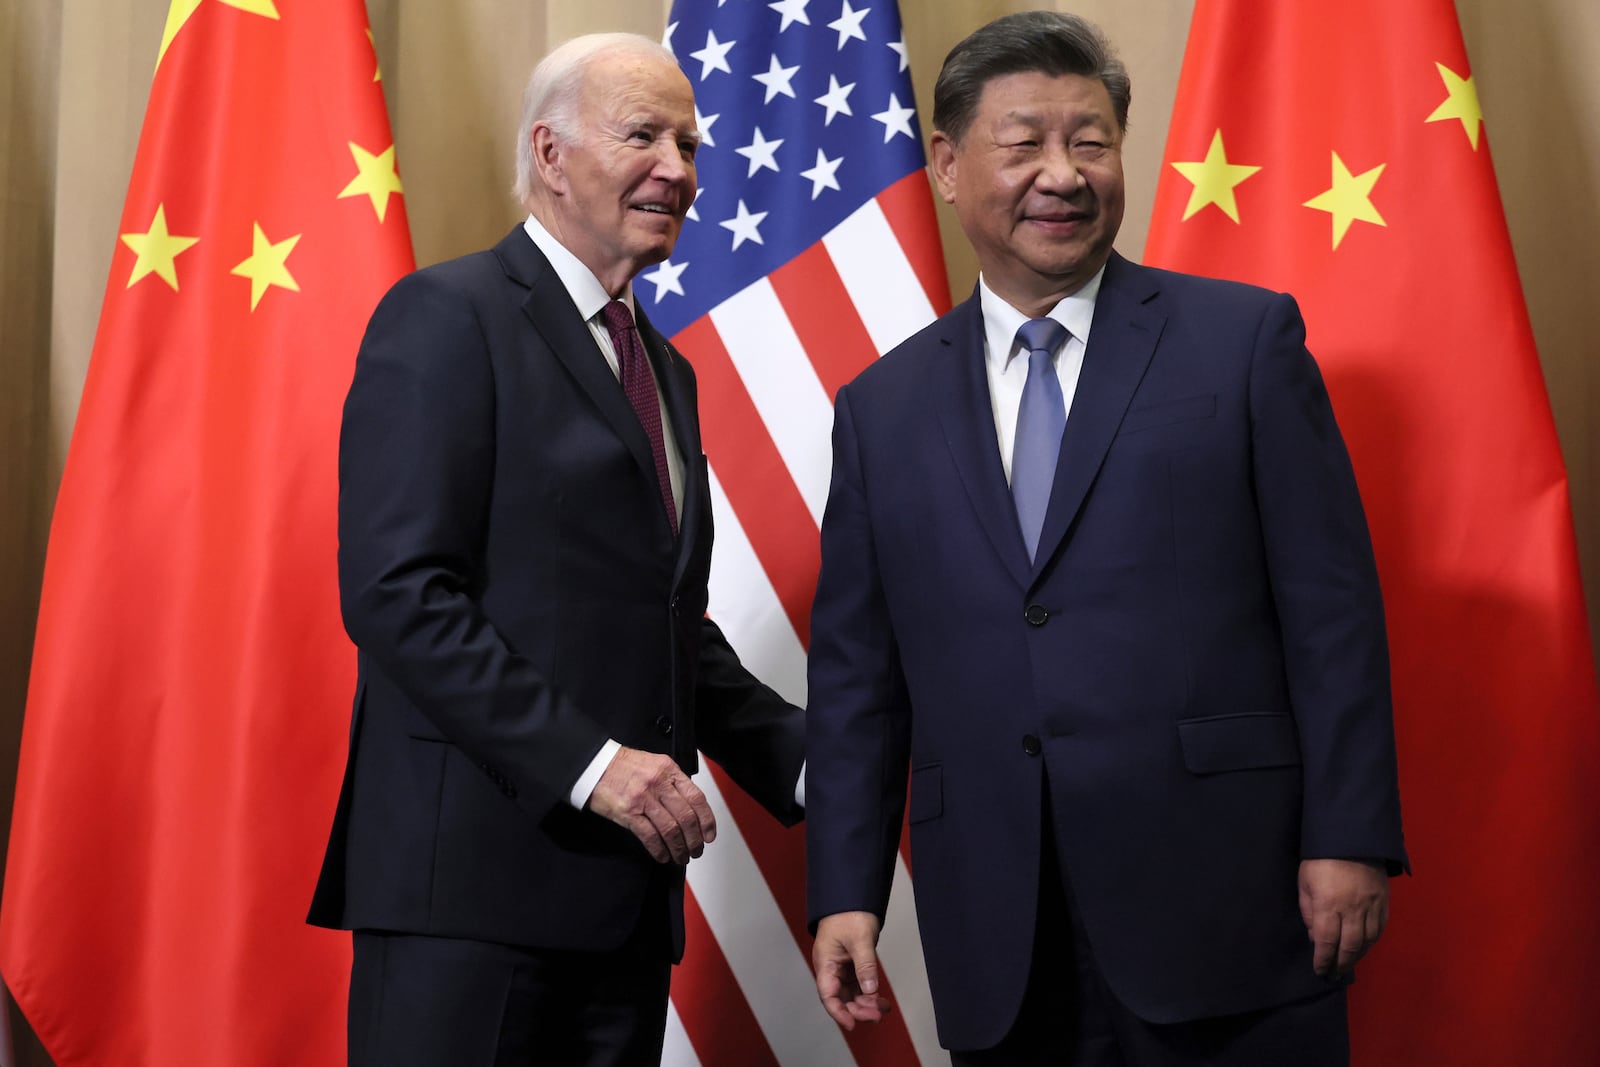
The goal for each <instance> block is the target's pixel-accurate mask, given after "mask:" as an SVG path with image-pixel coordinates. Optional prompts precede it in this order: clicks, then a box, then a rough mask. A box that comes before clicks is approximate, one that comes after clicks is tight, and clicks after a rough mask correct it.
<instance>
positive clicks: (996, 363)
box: [978, 267, 1105, 485]
mask: <svg viewBox="0 0 1600 1067" xmlns="http://www.w3.org/2000/svg"><path fill="white" fill-rule="evenodd" d="M1103 277H1105V268H1104V267H1101V268H1100V270H1099V271H1098V272H1097V273H1096V274H1095V276H1094V277H1093V278H1090V279H1089V282H1088V284H1087V285H1085V286H1084V287H1083V288H1082V289H1079V290H1078V291H1077V292H1076V293H1073V294H1072V295H1071V296H1068V297H1063V298H1062V299H1061V302H1060V303H1059V304H1057V305H1056V306H1055V307H1053V308H1051V309H1050V314H1049V317H1050V318H1052V319H1055V320H1056V321H1057V322H1059V323H1060V324H1061V325H1063V326H1065V327H1066V328H1067V332H1068V334H1070V336H1069V337H1068V338H1067V343H1066V344H1065V345H1063V346H1062V348H1061V351H1060V352H1057V353H1056V360H1055V367H1056V377H1058V378H1059V379H1060V380H1061V398H1062V400H1064V401H1065V402H1066V407H1067V417H1068V418H1071V417H1072V398H1073V396H1074V395H1075V394H1076V393H1077V391H1078V375H1079V374H1080V373H1082V371H1083V352H1084V349H1085V348H1087V347H1088V344H1089V326H1090V324H1091V323H1092V322H1093V320H1094V302H1095V298H1096V297H1098V296H1099V295H1100V279H1101V278H1103ZM978 307H979V310H980V311H981V312H982V313H983V366H984V372H985V373H986V374H987V376H988V379H989V407H990V410H991V411H992V412H993V414H994V432H995V437H996V439H997V440H998V442H999V445H1000V465H1001V467H1002V468H1004V470H1005V472H1006V484H1008V485H1009V484H1010V483H1011V453H1012V451H1013V449H1014V448H1015V446H1016V441H1017V410H1018V409H1019V408H1020V407H1021V406H1022V387H1023V385H1024V383H1026V382H1027V380H1028V360H1027V354H1028V353H1027V349H1025V348H1023V347H1022V345H1021V344H1020V343H1019V342H1018V341H1017V331H1018V330H1019V329H1021V328H1022V324H1023V323H1025V322H1027V321H1028V316H1026V315H1024V314H1023V313H1022V312H1020V311H1018V310H1017V309H1016V308H1014V307H1012V306H1011V305H1010V304H1008V303H1006V302H1005V301H1004V300H1002V299H1000V297H998V296H996V295H995V294H994V290H992V289H990V288H989V283H988V282H986V281H985V280H984V279H983V276H982V275H981V274H980V275H979V276H978ZM1019 354H1020V355H1022V356H1023V358H1022V359H1017V358H1016V357H1017V356H1018V355H1019Z"/></svg>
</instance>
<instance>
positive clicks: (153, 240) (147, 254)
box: [122, 204, 200, 292]
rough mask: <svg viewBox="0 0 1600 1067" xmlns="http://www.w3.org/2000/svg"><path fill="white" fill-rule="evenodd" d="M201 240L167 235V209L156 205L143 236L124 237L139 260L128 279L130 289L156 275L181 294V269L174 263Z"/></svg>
mask: <svg viewBox="0 0 1600 1067" xmlns="http://www.w3.org/2000/svg"><path fill="white" fill-rule="evenodd" d="M199 240H200V238H198V237H176V236H174V235H172V234H170V233H168V232H167V205H165V204H157V205H156V217H155V218H154V219H151V220H150V229H148V230H146V231H145V232H144V233H125V234H123V235H122V243H123V244H125V245H127V246H128V247H129V248H131V249H133V251H134V254H135V255H137V256H138V257H139V258H138V259H136V260H134V263H133V273H132V274H130V275H129V276H128V288H129V289H132V288H133V284H134V283H135V282H137V281H138V280H139V279H140V278H143V277H144V276H145V275H146V274H154V275H156V276H157V277H159V278H160V279H161V280H162V281H164V282H166V283H167V284H168V285H170V286H172V291H173V292H177V291H178V267H177V264H176V262H175V260H176V259H177V258H178V256H179V255H181V254H182V253H184V252H187V251H188V250H189V249H190V248H192V247H194V245H195V244H196V243H197V242H198V241H199Z"/></svg>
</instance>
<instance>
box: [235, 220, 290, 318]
mask: <svg viewBox="0 0 1600 1067" xmlns="http://www.w3.org/2000/svg"><path fill="white" fill-rule="evenodd" d="M301 236H302V235H301V234H298V233H297V234H295V235H294V236H293V237H287V238H285V239H283V240H282V241H278V242H276V243H273V242H272V241H269V240H267V235H266V233H264V232H263V231H262V229H261V223H259V222H258V223H256V229H255V239H254V243H253V245H252V247H251V251H250V258H248V259H246V260H245V261H244V262H243V263H240V264H239V265H238V266H237V267H234V268H233V270H232V271H230V272H229V273H231V274H237V275H239V276H240V277H241V278H249V279H250V310H251V311H254V310H255V309H256V305H257V304H259V303H261V297H262V295H263V294H264V293H266V291H267V288H268V286H273V285H276V286H278V287H279V288H282V289H290V290H292V291H294V292H296V293H298V292H299V291H300V283H299V282H297V281H295V280H294V275H292V274H290V273H289V264H288V260H289V253H290V252H293V251H294V246H295V245H296V244H298V243H299V242H300V238H301Z"/></svg>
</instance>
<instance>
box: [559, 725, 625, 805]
mask: <svg viewBox="0 0 1600 1067" xmlns="http://www.w3.org/2000/svg"><path fill="white" fill-rule="evenodd" d="M621 751H622V745H620V744H619V743H617V742H616V741H612V740H609V739H608V740H607V741H606V743H605V744H603V745H601V746H600V751H599V752H596V753H595V756H594V759H592V760H590V761H589V766H588V768H587V769H586V770H585V771H584V772H583V773H582V774H580V775H579V776H578V781H577V784H575V785H574V786H573V787H572V793H571V794H570V795H569V796H568V797H567V800H568V801H569V802H570V803H571V804H572V806H573V807H575V808H578V809H580V810H581V809H582V808H583V806H584V805H585V804H587V803H589V796H590V794H592V793H593V792H594V787H595V786H597V785H599V784H600V776H601V775H602V774H604V773H606V768H607V767H609V766H611V761H612V759H613V758H615V756H616V754H617V753H618V752H621Z"/></svg>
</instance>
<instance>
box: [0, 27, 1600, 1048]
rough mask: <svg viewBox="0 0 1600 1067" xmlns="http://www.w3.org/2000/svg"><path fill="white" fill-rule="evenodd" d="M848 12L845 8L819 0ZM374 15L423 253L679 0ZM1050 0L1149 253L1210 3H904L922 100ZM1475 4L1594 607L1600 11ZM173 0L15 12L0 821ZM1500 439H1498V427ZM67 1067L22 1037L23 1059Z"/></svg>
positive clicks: (6, 31)
mask: <svg viewBox="0 0 1600 1067" xmlns="http://www.w3.org/2000/svg"><path fill="white" fill-rule="evenodd" d="M205 2H216V0H205ZM283 2H284V3H285V4H289V3H295V2H303V3H309V2H315V0H283ZM743 2H764V0H743ZM1264 2H1271V0H1264ZM1278 2H1289V0H1278ZM1397 2H1402V3H1404V2H1413V0H1397ZM830 5H834V6H836V4H835V3H834V0H817V2H816V3H815V4H813V7H814V8H818V9H823V10H824V11H825V10H826V9H828V8H829V6H830ZM367 6H368V9H369V14H370V17H371V25H372V30H373V33H374V34H375V36H376V40H377V47H378V53H379V56H380V58H381V62H382V69H383V84H384V88H385V90H386V92H387V95H388V103H389V113H390V116H391V118H392V120H393V123H394V129H395V138H396V142H397V144H398V146H399V159H400V168H401V174H402V175H403V178H404V181H405V195H406V206H407V210H408V212H409V214H410V219H411V231H412V236H413V239H414V242H415V245H416V251H417V260H418V262H419V263H423V264H426V263H432V262H435V261H437V260H440V259H444V258H446V257H448V256H453V255H456V254H458V253H461V252H465V251H468V250H471V249H475V248H481V247H484V246H486V245H488V244H490V243H492V242H493V241H494V240H496V239H497V238H499V237H500V236H501V235H502V234H503V233H504V231H505V230H506V229H507V228H508V226H509V225H510V224H511V222H512V221H513V220H514V219H516V218H517V217H518V216H519V214H520V212H519V211H518V209H517V208H516V206H515V205H514V204H513V203H512V202H511V200H510V198H509V196H508V195H507V193H506V188H507V186H508V185H509V182H510V160H511V158H512V151H513V145H512V142H513V131H514V126H515V124H516V113H517V106H518V97H519V94H520V88H521V84H522V81H523V79H524V78H525V77H526V75H527V72H528V69H529V67H530V66H531V64H532V63H533V62H534V61H535V60H536V59H537V57H538V56H539V55H541V54H542V53H543V52H544V51H545V50H546V48H547V47H548V46H550V45H552V44H555V43H558V42H559V41H562V40H564V39H566V38H568V37H570V36H573V35H575V34H579V33H585V32H589V31H594V30H618V29H626V30H634V31H638V32H640V33H645V34H649V35H652V36H659V34H660V33H661V31H662V29H663V26H664V24H665V14H666V10H667V7H668V5H667V3H666V2H665V0H582V2H578V0H521V2H518V3H506V2H495V0H455V2H452V3H438V2H437V0H368V4H367ZM1035 6H1057V7H1063V8H1064V9H1070V10H1074V11H1077V12H1078V13H1080V14H1083V15H1087V16H1088V17H1090V18H1092V19H1094V20H1096V21H1098V22H1099V23H1100V24H1101V26H1103V27H1104V28H1105V29H1106V30H1107V32H1108V33H1110V35H1111V36H1112V38H1113V39H1114V40H1115V41H1116V42H1117V43H1118V44H1119V46H1120V47H1121V50H1122V53H1123V57H1124V59H1125V60H1126V61H1127V64H1128V66H1129V68H1130V70H1131V72H1132V75H1133V84H1134V103H1133V117H1132V132H1131V136H1130V139H1129V141H1128V147H1127V152H1126V170H1127V175H1128V212H1127V222H1126V223H1125V225H1124V227H1123V230H1122V237H1121V240H1120V241H1119V242H1118V244H1119V247H1120V248H1121V250H1122V251H1123V252H1124V253H1125V254H1127V255H1129V256H1131V257H1133V258H1135V259H1137V258H1139V256H1140V254H1141V252H1142V250H1143V247H1144V240H1145V232H1146V229H1147V227H1148V224H1149V214H1150V204H1151V201H1152V198H1153V195H1154V190H1155V183H1156V177H1157V170H1158V167H1159V164H1160V157H1161V152H1162V148H1163V146H1164V142H1165V139H1166V130H1167V123H1168V119H1169V116H1170V114H1171V109H1172V100H1173V94H1174V92H1175V91H1176V87H1177V76H1178V67H1179V64H1180V61H1181V59H1182V55H1183V46H1184V40H1185V36H1186V34H1187V31H1188V23H1189V14H1190V11H1191V10H1192V7H1193V2H1192V0H1077V2H1074V3H1070V4H1066V5H1062V4H1056V5H1048V4H1043V5H1041V4H1028V3H1018V2H1008V0H900V7H901V12H902V17H903V19H904V21H905V28H906V41H907V44H908V45H909V47H910V53H911V60H912V68H911V69H912V73H913V75H914V76H915V80H916V89H917V104H918V111H919V114H920V115H922V116H924V117H925V116H927V114H928V113H929V110H930V107H931V100H930V94H931V88H932V85H933V78H934V75H935V73H937V71H938V67H939V61H940V59H941V58H942V57H943V55H944V53H945V51H946V50H947V49H948V48H949V47H950V46H951V45H952V44H953V43H955V41H956V40H958V39H959V38H960V37H962V36H964V35H965V34H967V33H968V32H970V31H971V30H972V29H974V28H975V27H977V26H978V25H980V24H982V23H983V22H985V21H987V20H988V19H990V18H993V17H995V16H997V15H1001V14H1005V13H1007V12H1010V11H1016V10H1022V9H1025V8H1028V7H1035ZM1458 8H1459V10H1460V15H1461V20H1462V24H1463V28H1464V30H1465V32H1466V37H1467V47H1468V51H1469V54H1470V55H1471V57H1472V65H1473V70H1474V72H1475V73H1476V75H1477V81H1478V89H1479V93H1480V96H1481V99H1482V102H1483V108H1484V114H1485V117H1486V121H1487V128H1488V136H1489V140H1490V143H1491V145H1492V147H1493V150H1494V156H1495V165H1496V169H1497V171H1498V172H1499V177H1500V187H1501V192H1502V195H1503V197H1504V200H1505V208H1506V215H1507V219H1508V221H1509V223H1510V227H1511V237H1512V241H1513V243H1514V245H1515V247H1516V253H1517V262H1518V266H1519V267H1520V269H1521V274H1522V284H1523V289H1524V292H1525V293H1526V296H1527V301H1528V308H1529V311H1530V312H1531V313H1532V316H1533V325H1534V332H1535V334H1536V336H1537V339H1538V343H1539V350H1540V354H1541V356H1542V358H1543V361H1544V372H1545V380H1546V381H1547V383H1548V384H1549V389H1550V397H1551V401H1552V403H1553V405H1554V408H1555V415H1556V422H1557V425H1558V427H1559V430H1560V434H1561V441H1562V445H1563V447H1564V450H1565V453H1566V459H1567V467H1568V471H1569V474H1570V476H1571V481H1572V489H1573V502H1574V508H1575V512H1576V521H1577V528H1578V534H1579V543H1580V549H1581V552H1582V555H1583V561H1584V565H1585V572H1586V575H1587V588H1588V599H1589V604H1590V605H1591V609H1590V615H1591V618H1594V617H1595V616H1596V608H1597V607H1600V484H1597V480H1600V434H1597V431H1596V425H1597V423H1600V362H1597V361H1596V360H1595V359H1594V358H1593V355H1594V353H1595V351H1596V338H1600V280H1597V279H1600V182H1597V177H1600V4H1596V3H1595V2H1594V0H1458ZM166 10H167V0H5V2H4V3H3V4H0V830H3V828H4V827H7V826H9V823H10V810H11V792H12V784H13V782H14V779H15V764H16V753H17V744H18V738H19V735H20V730H21V719H22V708H23V700H24V695H25V692H26V687H27V671H28V661H29V653H30V645H31V641H32V634H33V620H34V613H35V608H36V604H37V599H38V589H39V579H40V573H41V570H42V567H43V561H44V550H45V539H46V535H47V532H48V528H49V515H50V507H51V502H52V499H53V497H54V493H55V486H56V483H57V480H58V478H59V477H60V472H61V464H62V460H63V458H64V456H65V452H66V447H67V442H68V439H69V437H70V434H71V431H72V421H73V416H74V414H75V412H76V410H77V403H78V393H79V390H80V389H81V388H82V384H83V378H84V372H85V369H86V367H87V365H88V360H89V351H90V348H91V345H92V343H93V340H94V332H95V322H96V318H97V316H98V314H99V307H100V300H101V297H102V295H103V293H104V290H105V285H106V277H107V271H108V270H109V265H110V260H111V253H112V249H113V246H114V243H115V241H116V234H117V224H118V221H119V218H120V215H121V211H122V201H123V197H124V195H125V193H126V190H127V184H128V174H129V170H130V168H131V167H132V164H133V153H134V148H135V146H136V144H137V141H138V136H139V127H140V123H141V120H142V118H143V112H144V105H145V97H146V94H147V92H148V88H149V81H150V75H151V72H152V70H153V67H154V61H155V54H156V48H157V45H158V43H159V41H160V39H161V30H162V25H163V21H164V19H165V15H166ZM817 17H818V16H817V13H815V12H814V13H813V15H812V19H813V21H816V19H817ZM826 17H831V15H827V16H825V18H826ZM941 226H942V229H943V232H944V238H945V248H946V257H947V259H948V261H949V265H950V276H951V284H952V286H953V288H954V290H955V292H956V293H957V294H962V295H964V294H965V292H966V291H967V290H969V289H970V287H971V285H972V283H973V279H974V277H975V275H976V267H975V265H974V262H973V259H972V256H971V254H970V253H969V252H968V250H967V249H966V247H965V245H964V242H963V241H962V240H961V237H960V232H959V230H958V229H957V228H956V226H955V223H954V219H953V217H951V216H950V215H949V214H948V213H946V214H944V215H942V216H941ZM1464 355H1465V354H1464ZM1463 363H1464V365H1470V361H1468V360H1463ZM1482 431H1483V432H1484V433H1486V434H1493V433H1494V432H1495V427H1494V426H1493V425H1486V426H1484V427H1483V428H1482ZM47 1062H48V1061H47V1060H46V1059H45V1058H44V1056H43V1055H42V1053H40V1052H39V1051H38V1049H37V1046H36V1045H35V1044H34V1043H33V1042H32V1041H31V1040H30V1039H29V1038H28V1036H27V1035H26V1033H25V1032H24V1033H22V1034H20V1035H19V1048H18V1064H19V1067H38V1065H42V1064H45V1063H47Z"/></svg>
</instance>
